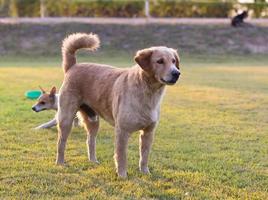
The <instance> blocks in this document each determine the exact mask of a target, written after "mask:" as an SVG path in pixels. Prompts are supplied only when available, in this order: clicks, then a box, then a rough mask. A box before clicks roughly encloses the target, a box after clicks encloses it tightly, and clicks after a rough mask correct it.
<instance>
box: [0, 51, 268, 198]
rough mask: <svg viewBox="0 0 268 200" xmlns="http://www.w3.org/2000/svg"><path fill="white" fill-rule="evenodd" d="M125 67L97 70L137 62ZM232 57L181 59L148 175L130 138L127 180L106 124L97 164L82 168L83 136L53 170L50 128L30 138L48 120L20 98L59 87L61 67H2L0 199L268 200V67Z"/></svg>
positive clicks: (124, 59) (54, 62)
mask: <svg viewBox="0 0 268 200" xmlns="http://www.w3.org/2000/svg"><path fill="white" fill-rule="evenodd" d="M129 58H130V57H128V56H126V55H124V54H121V55H120V56H118V55H117V57H111V56H106V57H96V58H94V59H95V60H94V61H96V62H103V63H109V64H114V65H119V66H122V67H123V66H128V65H131V64H132V63H133V62H132V61H131V60H130V59H129ZM229 58H230V57H227V56H225V57H223V58H219V59H214V60H211V59H206V60H203V59H199V58H196V57H194V56H193V57H190V56H187V55H186V58H185V62H183V64H182V66H183V67H182V77H181V80H180V82H179V83H178V84H176V85H175V86H171V87H167V92H166V95H165V97H164V100H163V104H162V110H161V120H160V123H159V127H158V128H157V130H156V136H155V142H154V145H153V150H152V154H151V156H150V165H149V166H150V168H151V172H152V173H151V175H149V176H146V175H141V174H140V173H139V172H138V134H137V133H134V134H133V135H132V137H131V139H130V144H129V148H128V161H129V164H128V166H129V169H128V174H129V177H128V179H127V180H118V179H117V176H116V174H115V167H114V162H113V158H112V157H113V135H114V134H113V132H114V131H113V128H112V127H111V126H109V125H108V124H107V123H105V122H104V121H102V122H101V128H100V131H99V135H98V141H97V156H98V159H99V161H100V163H101V164H100V165H95V164H92V163H90V162H88V161H87V154H86V144H85V140H86V134H85V131H84V130H83V129H82V128H75V129H74V130H73V132H72V134H71V135H70V137H69V140H68V145H67V150H66V161H67V163H68V165H67V166H66V167H59V166H56V165H55V164H54V161H55V156H56V139H57V131H56V129H55V128H53V129H50V130H43V131H34V130H33V129H32V128H33V127H35V126H37V125H39V124H40V123H43V122H45V121H47V120H49V119H50V118H51V117H52V116H53V115H54V113H53V112H43V113H38V114H37V113H34V112H32V111H31V105H32V104H34V101H31V100H27V99H25V97H24V92H25V91H26V90H29V89H36V88H37V86H38V85H42V86H43V87H44V88H49V87H51V86H52V85H56V86H57V87H59V86H60V84H61V81H62V78H63V73H62V69H61V68H60V67H56V66H59V65H60V59H58V58H45V59H40V58H34V59H28V58H6V59H3V60H2V61H1V63H0V65H1V68H0V91H1V95H0V102H1V104H0V113H1V115H0V123H1V124H0V138H1V140H0V148H1V151H0V198H1V199H52V198H56V199H61V198H62V199H63V198H67V199H268V118H267V116H268V79H267V77H268V65H267V62H263V61H264V60H265V59H263V60H262V59H250V58H245V59H244V58H242V59H241V58H237V59H236V58H233V59H229ZM90 60H92V59H91V58H90ZM182 60H183V59H182ZM234 61H236V62H234Z"/></svg>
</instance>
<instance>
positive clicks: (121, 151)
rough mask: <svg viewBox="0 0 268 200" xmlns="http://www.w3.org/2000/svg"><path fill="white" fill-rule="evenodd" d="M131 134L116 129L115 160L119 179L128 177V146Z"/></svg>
mask: <svg viewBox="0 0 268 200" xmlns="http://www.w3.org/2000/svg"><path fill="white" fill-rule="evenodd" d="M128 138H129V133H128V132H127V131H124V130H122V129H121V128H116V132H115V151H114V160H115V166H116V172H117V174H118V176H119V177H121V178H126V177H127V145H128Z"/></svg>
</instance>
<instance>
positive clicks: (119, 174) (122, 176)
mask: <svg viewBox="0 0 268 200" xmlns="http://www.w3.org/2000/svg"><path fill="white" fill-rule="evenodd" d="M117 175H118V178H119V179H126V178H127V172H120V173H119V172H117Z"/></svg>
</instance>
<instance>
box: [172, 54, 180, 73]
mask: <svg viewBox="0 0 268 200" xmlns="http://www.w3.org/2000/svg"><path fill="white" fill-rule="evenodd" d="M171 51H172V52H173V54H174V56H175V60H176V64H175V65H176V67H177V68H178V69H179V68H180V67H179V65H180V57H179V54H178V51H177V50H176V49H171Z"/></svg>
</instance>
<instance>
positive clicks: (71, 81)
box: [56, 33, 180, 177]
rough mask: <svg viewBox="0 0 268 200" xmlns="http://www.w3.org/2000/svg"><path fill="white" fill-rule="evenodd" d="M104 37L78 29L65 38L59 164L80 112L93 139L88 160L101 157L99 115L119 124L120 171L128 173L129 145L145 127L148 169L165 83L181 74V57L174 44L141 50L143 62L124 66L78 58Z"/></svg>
mask: <svg viewBox="0 0 268 200" xmlns="http://www.w3.org/2000/svg"><path fill="white" fill-rule="evenodd" d="M98 47H99V39H98V36H97V35H94V34H84V33H77V34H73V35H70V36H69V37H67V38H66V39H65V40H64V41H63V46H62V54H63V70H64V73H65V77H64V81H63V85H62V87H61V89H60V94H59V95H60V97H59V111H58V131H59V134H58V153H57V160H56V163H57V164H63V163H64V150H65V145H66V141H67V137H68V135H69V133H70V130H71V127H72V121H73V119H74V117H75V114H76V112H77V111H80V113H81V115H82V117H83V120H84V124H85V128H86V130H87V134H88V138H87V144H88V156H89V160H90V161H93V162H97V159H96V154H95V143H96V135H97V131H98V128H99V121H98V117H97V116H101V117H102V118H103V119H105V120H106V121H107V122H109V123H110V124H111V125H113V126H114V127H115V152H114V159H115V165H116V170H117V173H118V176H120V177H126V176H127V144H128V138H129V136H130V134H131V133H132V132H134V131H138V130H141V134H140V162H139V167H140V171H141V172H143V173H149V168H148V164H147V163H148V156H149V151H150V148H151V145H152V141H153V135H154V130H155V127H156V125H157V122H158V119H159V111H160V103H161V99H162V95H163V93H164V89H165V85H173V84H175V83H176V81H177V80H178V78H179V76H180V71H179V56H178V54H177V52H176V51H175V50H174V49H171V48H167V47H151V48H148V49H143V50H140V51H138V52H137V54H136V56H135V61H136V62H137V64H138V65H136V66H134V67H132V68H127V69H119V68H114V67H111V66H107V65H101V64H94V63H80V64H77V63H76V58H75V52H76V50H78V49H81V48H88V49H90V50H95V49H97V48H98Z"/></svg>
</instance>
